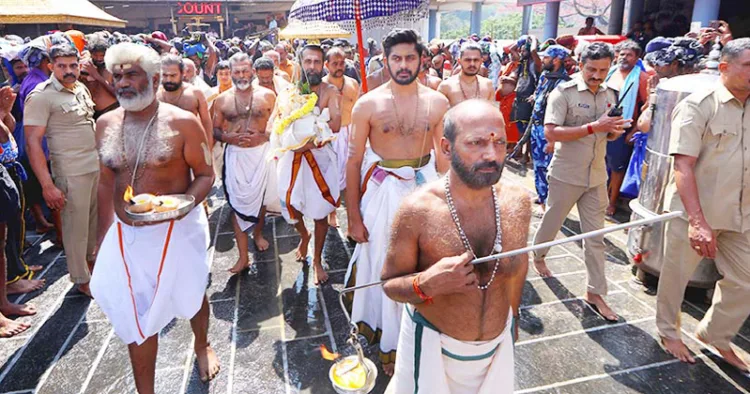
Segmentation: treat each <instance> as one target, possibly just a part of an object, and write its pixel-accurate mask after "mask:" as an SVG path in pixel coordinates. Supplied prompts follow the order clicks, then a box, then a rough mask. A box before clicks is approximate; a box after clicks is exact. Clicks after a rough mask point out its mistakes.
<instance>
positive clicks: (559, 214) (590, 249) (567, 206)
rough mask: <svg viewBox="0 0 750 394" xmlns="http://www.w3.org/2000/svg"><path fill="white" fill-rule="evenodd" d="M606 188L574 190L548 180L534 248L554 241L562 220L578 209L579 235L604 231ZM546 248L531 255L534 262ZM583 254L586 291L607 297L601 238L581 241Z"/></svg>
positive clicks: (602, 239)
mask: <svg viewBox="0 0 750 394" xmlns="http://www.w3.org/2000/svg"><path fill="white" fill-rule="evenodd" d="M607 204H608V199H607V185H606V184H601V185H599V186H594V187H591V188H586V187H583V186H575V185H571V184H569V183H566V182H562V181H559V180H557V179H555V178H553V177H549V197H547V211H546V212H544V217H543V218H542V223H541V224H540V225H539V229H538V230H537V231H536V235H534V245H536V244H540V243H544V242H549V241H552V240H553V239H555V236H556V235H557V232H558V231H560V228H562V225H563V223H564V222H565V218H566V217H567V216H568V214H569V213H570V210H571V209H573V205H577V206H578V214H579V215H580V217H581V231H582V232H589V231H594V230H599V229H601V228H603V227H604V214H605V211H606V209H607ZM548 252H549V248H547V249H540V250H538V251H537V252H536V253H535V257H534V258H536V259H542V258H544V257H545V256H546V255H547V253H548ZM583 254H584V258H585V261H586V272H587V274H588V291H589V292H591V293H594V294H599V295H606V294H607V278H606V276H605V275H604V262H605V258H604V236H603V235H600V236H598V237H592V238H587V239H585V240H584V241H583Z"/></svg>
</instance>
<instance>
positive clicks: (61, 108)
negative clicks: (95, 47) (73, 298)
mask: <svg viewBox="0 0 750 394" xmlns="http://www.w3.org/2000/svg"><path fill="white" fill-rule="evenodd" d="M49 54H50V58H51V61H52V76H51V77H50V79H48V80H47V81H45V82H42V83H40V84H39V85H38V86H37V87H36V88H35V89H34V90H33V91H32V92H31V93H30V94H29V96H28V97H27V98H26V103H25V105H24V115H23V118H24V132H25V133H26V146H27V150H26V152H27V154H28V156H29V161H30V162H31V168H32V169H33V170H34V173H35V174H36V176H37V178H38V179H39V183H40V184H41V185H42V194H43V196H44V200H45V201H46V202H47V205H48V206H49V207H50V208H51V209H56V210H61V212H62V227H63V234H62V235H63V243H64V246H65V256H66V258H67V262H68V271H69V272H70V280H71V281H72V282H73V283H75V284H76V285H77V286H78V290H80V291H81V292H82V293H84V294H86V295H90V293H89V289H88V283H89V280H90V279H91V273H90V270H89V267H88V265H87V263H90V264H93V261H94V252H95V248H96V220H97V199H96V193H97V187H98V183H99V156H98V154H97V151H96V141H95V138H94V118H93V116H94V102H93V100H92V99H91V94H90V93H89V90H88V89H87V88H86V86H84V85H83V83H81V82H79V81H78V77H79V75H80V70H79V64H78V60H79V58H78V51H77V50H76V49H75V48H74V47H72V46H70V45H68V44H60V45H56V46H54V47H52V49H50V53H49ZM44 136H46V137H47V144H48V146H49V155H50V160H51V162H52V163H51V164H52V165H51V167H52V174H51V175H50V172H49V170H48V169H47V161H46V159H45V157H44V152H43V151H42V137H44ZM53 178H54V179H53Z"/></svg>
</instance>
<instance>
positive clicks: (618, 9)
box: [607, 0, 625, 35]
mask: <svg viewBox="0 0 750 394" xmlns="http://www.w3.org/2000/svg"><path fill="white" fill-rule="evenodd" d="M611 7H612V8H611V9H610V13H609V28H608V29H607V32H608V33H609V34H615V35H620V34H622V19H623V18H624V17H625V0H612V5H611Z"/></svg>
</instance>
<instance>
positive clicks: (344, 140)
mask: <svg viewBox="0 0 750 394" xmlns="http://www.w3.org/2000/svg"><path fill="white" fill-rule="evenodd" d="M350 128H351V126H341V128H340V129H339V132H338V133H336V139H335V140H334V141H333V142H332V144H333V150H334V151H336V158H337V160H338V163H339V190H344V189H346V160H347V159H348V158H349V129H350Z"/></svg>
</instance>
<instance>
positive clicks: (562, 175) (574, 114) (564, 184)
mask: <svg viewBox="0 0 750 394" xmlns="http://www.w3.org/2000/svg"><path fill="white" fill-rule="evenodd" d="M617 94H618V93H617V91H616V90H614V89H612V88H610V87H608V86H607V85H606V84H602V85H601V86H600V87H599V89H598V90H597V92H596V93H594V92H592V91H591V90H590V89H589V88H588V86H587V85H586V83H585V82H584V81H583V79H582V78H581V76H580V75H578V76H576V77H574V78H573V79H572V80H570V81H568V82H564V83H561V84H560V85H559V86H558V87H557V88H556V89H555V90H554V91H552V93H550V95H549V99H548V100H547V111H546V113H545V116H544V124H545V125H546V124H554V125H557V126H564V127H576V126H583V125H585V124H587V123H592V122H594V121H596V120H597V119H599V117H601V116H602V115H603V114H604V113H605V112H607V111H608V110H609V109H610V107H611V106H612V105H615V103H616V101H617V100H616V97H617ZM606 153H607V133H593V134H589V135H587V136H585V137H582V138H580V139H577V140H575V141H565V142H556V143H555V153H554V155H553V156H552V162H550V165H549V172H548V179H549V197H548V199H547V210H546V212H545V213H544V217H543V218H542V223H541V224H540V225H539V229H538V230H537V232H536V235H535V236H534V244H535V245H536V244H540V243H544V242H548V241H552V240H553V239H555V236H556V235H557V232H558V231H560V228H561V227H562V224H563V222H564V221H565V218H566V217H567V216H568V214H569V213H570V210H571V209H572V208H573V205H577V206H578V212H579V214H580V217H581V231H583V232H588V231H594V230H599V229H601V228H603V227H604V214H605V210H606V209H607V204H608V199H607V186H606V184H607V169H606V165H605V161H604V157H605V155H606ZM583 251H584V256H585V260H586V271H587V273H588V291H590V292H591V293H594V294H599V295H605V294H607V278H606V277H605V276H604V262H605V257H604V236H598V237H592V238H588V239H586V240H584V241H583ZM548 252H549V248H547V249H540V250H538V251H537V252H536V256H535V258H537V259H541V258H544V257H545V256H546V255H547V253H548Z"/></svg>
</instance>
